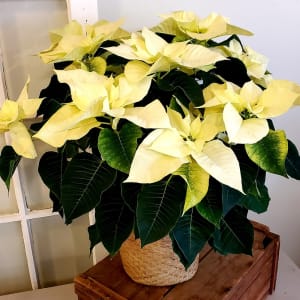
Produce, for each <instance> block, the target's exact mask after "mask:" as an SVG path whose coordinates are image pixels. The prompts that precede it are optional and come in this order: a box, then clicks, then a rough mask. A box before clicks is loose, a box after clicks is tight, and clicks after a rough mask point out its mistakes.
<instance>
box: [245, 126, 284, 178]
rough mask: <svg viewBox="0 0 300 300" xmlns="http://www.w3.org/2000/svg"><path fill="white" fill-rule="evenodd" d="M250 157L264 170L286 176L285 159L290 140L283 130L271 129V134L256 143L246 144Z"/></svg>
mask: <svg viewBox="0 0 300 300" xmlns="http://www.w3.org/2000/svg"><path fill="white" fill-rule="evenodd" d="M245 148H246V151H247V154H248V156H249V158H250V159H251V160H252V161H253V162H255V163H256V164H257V165H258V166H259V167H260V168H262V169H263V170H265V171H267V172H270V173H275V174H278V175H282V176H286V170H285V161H286V157H287V154H288V141H287V139H286V137H285V133H284V131H282V130H276V131H273V130H270V131H269V134H268V135H267V136H266V137H264V138H263V139H261V140H260V141H258V142H257V143H255V144H247V145H245Z"/></svg>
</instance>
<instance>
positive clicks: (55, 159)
mask: <svg viewBox="0 0 300 300" xmlns="http://www.w3.org/2000/svg"><path fill="white" fill-rule="evenodd" d="M66 166H67V160H66V158H65V157H64V156H63V155H62V154H61V153H57V152H53V151H49V152H46V153H45V154H44V155H43V156H42V157H41V159H40V162H39V167H38V172H39V174H40V176H41V178H42V180H43V182H44V184H45V185H46V186H47V187H48V188H49V190H50V191H51V193H53V194H54V195H55V196H56V197H57V198H58V199H60V196H61V185H62V178H63V174H64V172H65V169H66Z"/></svg>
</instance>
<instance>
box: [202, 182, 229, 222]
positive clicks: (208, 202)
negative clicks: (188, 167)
mask: <svg viewBox="0 0 300 300" xmlns="http://www.w3.org/2000/svg"><path fill="white" fill-rule="evenodd" d="M196 208H197V211H198V212H199V213H200V215H201V216H202V217H203V218H205V219H206V220H207V221H209V222H210V223H211V224H213V225H214V226H216V227H220V221H221V218H222V212H223V209H222V189H221V184H220V183H219V182H218V181H217V180H215V179H214V178H213V177H210V179H209V188H208V192H207V194H206V196H205V197H204V198H203V200H202V201H201V202H200V203H199V204H198V205H197V206H196Z"/></svg>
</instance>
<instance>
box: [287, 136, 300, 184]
mask: <svg viewBox="0 0 300 300" xmlns="http://www.w3.org/2000/svg"><path fill="white" fill-rule="evenodd" d="M288 147H289V150H288V154H287V157H286V161H285V168H286V171H287V174H288V175H289V176H291V177H292V178H294V179H297V180H300V156H299V153H298V150H297V147H296V146H295V145H294V144H293V143H292V142H291V141H290V140H288Z"/></svg>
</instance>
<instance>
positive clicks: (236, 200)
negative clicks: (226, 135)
mask: <svg viewBox="0 0 300 300" xmlns="http://www.w3.org/2000/svg"><path fill="white" fill-rule="evenodd" d="M233 150H234V152H235V154H236V156H237V158H238V160H239V162H240V169H241V174H242V179H243V189H244V191H245V193H246V194H242V193H240V192H239V191H236V190H234V189H232V188H230V187H228V186H225V185H223V186H222V202H223V214H224V215H226V214H227V213H228V212H229V211H230V210H231V209H232V208H233V207H234V206H236V205H241V206H243V207H245V208H247V209H250V210H253V211H255V212H257V213H261V212H263V211H265V210H266V209H267V207H268V204H269V201H270V197H269V195H268V191H267V189H266V187H265V175H266V172H265V171H263V170H262V169H261V168H260V167H259V166H257V165H256V164H255V163H254V162H252V161H251V160H250V159H249V157H248V156H247V153H246V151H245V147H244V145H237V146H235V147H233Z"/></svg>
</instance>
